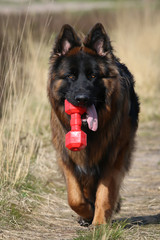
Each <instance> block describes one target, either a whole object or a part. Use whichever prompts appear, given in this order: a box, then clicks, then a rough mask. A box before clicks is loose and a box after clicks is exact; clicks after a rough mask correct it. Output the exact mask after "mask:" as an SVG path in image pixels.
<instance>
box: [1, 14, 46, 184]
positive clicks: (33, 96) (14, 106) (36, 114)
mask: <svg viewBox="0 0 160 240" xmlns="http://www.w3.org/2000/svg"><path fill="white" fill-rule="evenodd" d="M26 19H27V18H26ZM26 19H25V21H24V25H23V26H22V28H21V29H17V32H15V34H14V35H12V36H10V33H9V31H8V29H7V27H8V26H7V24H6V25H5V26H4V28H3V30H2V31H3V33H4V34H3V39H2V43H1V52H0V59H1V69H2V70H1V86H2V87H1V88H2V89H1V94H0V98H1V115H2V117H1V119H0V186H1V187H2V186H4V185H6V184H8V185H10V186H14V185H16V184H20V183H22V182H23V181H24V179H25V177H26V176H27V174H28V171H29V167H30V163H31V160H32V159H33V158H34V157H35V154H36V152H37V147H38V145H39V144H40V140H39V139H38V130H39V126H40V124H41V121H42V114H43V111H44V107H45V104H46V94H45V89H46V78H47V61H46V59H45V61H44V56H46V55H45V54H44V53H45V51H46V46H45V45H43V38H44V36H45V32H44V33H43V35H41V37H40V40H39V42H35V41H33V38H32V36H31V29H30V27H31V26H30V22H29V23H28V24H26ZM16 34H18V36H17V35H16ZM9 37H10V38H9ZM15 42H16V44H15ZM47 52H48V49H47ZM43 54H44V55H43ZM2 61H3V62H2ZM42 89H43V91H41V90H42Z"/></svg>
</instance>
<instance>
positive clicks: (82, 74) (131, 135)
mask: <svg viewBox="0 0 160 240" xmlns="http://www.w3.org/2000/svg"><path fill="white" fill-rule="evenodd" d="M48 96H49V101H50V103H51V129H52V141H53V145H54V147H55V149H56V152H57V159H58V162H59V165H60V168H61V169H62V172H63V174H64V177H65V181H66V185H67V192H68V203H69V205H70V207H71V208H72V209H73V210H74V211H75V212H76V213H77V214H78V215H79V216H80V219H81V221H80V224H82V225H83V224H84V225H85V222H88V223H92V224H94V225H97V224H105V223H106V222H107V221H108V220H110V219H111V216H112V214H113V212H114V211H115V210H116V208H117V205H118V202H119V190H120V186H121V184H122V180H123V178H124V175H125V173H126V172H127V171H128V170H129V168H130V164H131V155H132V152H133V149H134V139H135V133H136V130H137V127H138V114H139V101H138V97H137V95H136V93H135V90H134V80H133V76H132V74H131V73H130V72H129V70H128V68H127V67H126V66H125V65H124V64H122V63H121V62H120V60H119V59H118V58H117V57H116V56H115V55H114V53H113V48H112V46H111V42H110V39H109V37H108V35H107V33H106V32H105V29H104V27H103V26H102V24H100V23H97V24H96V25H95V26H94V27H93V28H92V29H91V30H90V31H89V33H88V34H87V35H86V37H85V39H84V41H82V42H81V40H80V38H79V37H78V35H77V34H76V32H75V31H74V29H73V28H72V27H71V26H69V25H67V24H66V25H64V26H63V27H62V29H61V31H60V33H59V35H58V37H57V39H56V41H55V45H54V48H53V51H52V53H51V57H50V72H49V81H48ZM65 99H67V100H68V101H69V102H70V103H72V104H73V105H75V106H84V107H85V108H87V109H88V110H90V115H91V116H92V117H91V121H90V122H89V121H88V116H87V114H84V115H83V116H82V130H83V131H84V132H85V133H86V134H87V147H86V148H85V149H83V150H81V151H79V152H73V151H71V150H68V149H67V148H66V147H65V134H66V133H67V132H68V131H70V116H69V115H67V114H66V113H65V110H64V101H65ZM94 120H97V121H96V123H95V124H93V123H94ZM93 125H94V127H93Z"/></svg>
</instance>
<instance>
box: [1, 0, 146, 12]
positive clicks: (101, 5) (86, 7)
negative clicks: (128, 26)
mask: <svg viewBox="0 0 160 240" xmlns="http://www.w3.org/2000/svg"><path fill="white" fill-rule="evenodd" d="M139 4H143V3H139ZM136 5H137V3H135V2H134V1H129V2H125V1H124V3H123V2H121V4H117V2H116V1H115V2H113V1H107V2H105V1H97V2H94V1H93V2H81V1H79V2H77V1H76V2H73V1H71V2H55V1H53V0H51V1H46V2H39V3H37V1H33V0H32V1H28V0H23V1H22V0H16V1H13V0H12V3H5V2H3V3H0V13H4V14H10V13H22V12H26V11H27V12H30V13H44V12H52V13H59V12H63V11H66V12H68V11H69V12H70V11H79V10H81V11H91V10H99V9H113V8H118V7H119V6H121V7H123V8H128V7H136Z"/></svg>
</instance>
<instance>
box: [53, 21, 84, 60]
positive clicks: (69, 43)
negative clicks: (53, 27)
mask: <svg viewBox="0 0 160 240" xmlns="http://www.w3.org/2000/svg"><path fill="white" fill-rule="evenodd" d="M78 46H81V41H80V38H79V37H78V36H77V34H76V32H75V31H74V29H73V28H72V27H71V26H70V25H68V24H65V25H63V27H62V29H61V31H60V33H59V35H58V36H57V39H56V42H55V46H54V54H59V55H65V54H66V53H67V52H68V51H69V50H70V49H71V48H73V47H78Z"/></svg>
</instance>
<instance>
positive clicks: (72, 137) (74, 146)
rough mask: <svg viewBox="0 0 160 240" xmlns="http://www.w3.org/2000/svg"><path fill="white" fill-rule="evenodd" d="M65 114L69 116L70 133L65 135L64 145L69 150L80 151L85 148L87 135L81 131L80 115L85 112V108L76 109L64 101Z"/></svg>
mask: <svg viewBox="0 0 160 240" xmlns="http://www.w3.org/2000/svg"><path fill="white" fill-rule="evenodd" d="M65 112H66V113H67V114H68V115H71V120H70V126H71V131H70V132H68V133H67V134H66V138H65V145H66V147H67V148H68V149H69V150H72V151H80V150H81V149H83V148H85V147H86V146H87V134H86V133H85V132H83V131H82V130H81V126H82V120H81V115H82V114H83V113H85V112H86V108H83V107H76V106H74V105H72V104H71V103H70V102H68V101H67V100H65Z"/></svg>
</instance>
